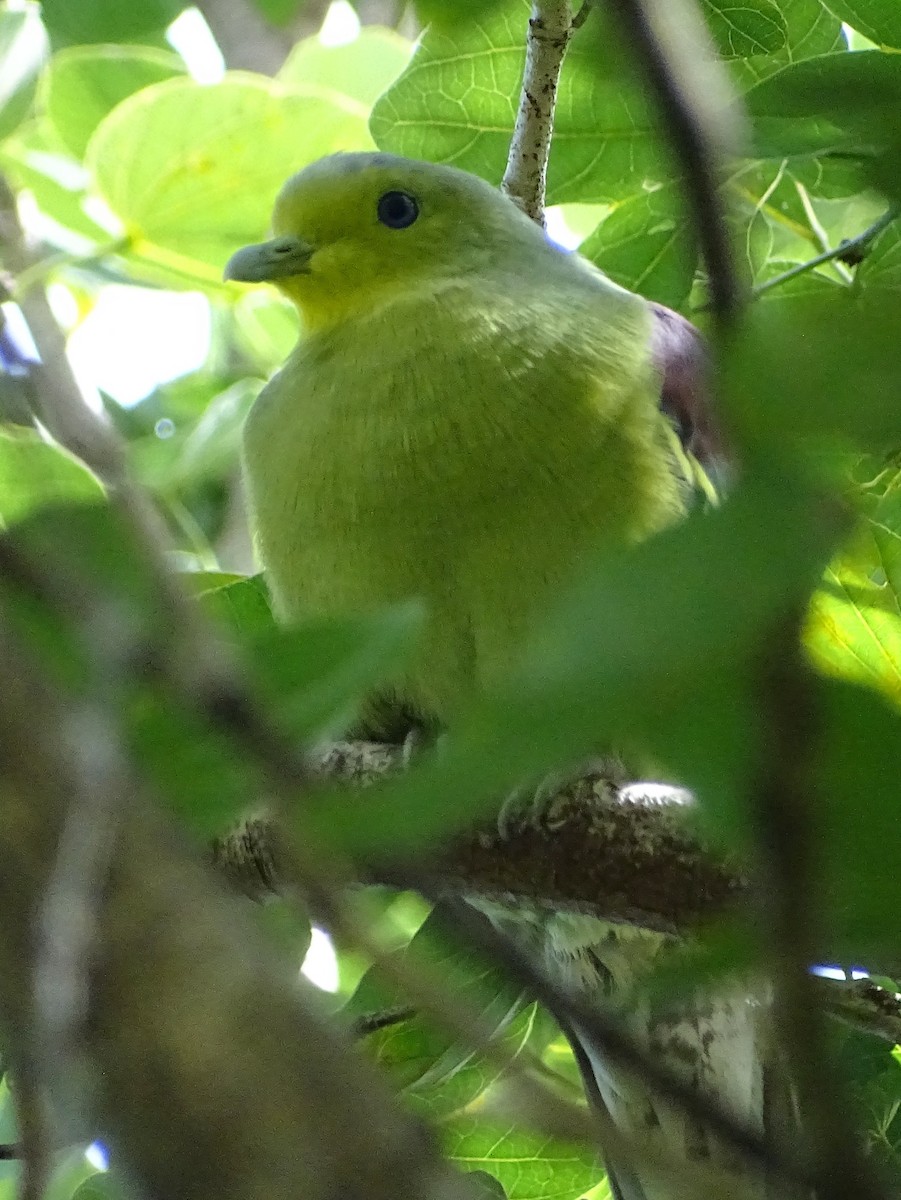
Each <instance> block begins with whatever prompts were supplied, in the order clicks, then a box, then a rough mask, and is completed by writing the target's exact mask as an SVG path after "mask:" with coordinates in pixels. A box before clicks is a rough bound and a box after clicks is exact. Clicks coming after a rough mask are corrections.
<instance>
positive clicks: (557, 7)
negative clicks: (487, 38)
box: [501, 0, 587, 227]
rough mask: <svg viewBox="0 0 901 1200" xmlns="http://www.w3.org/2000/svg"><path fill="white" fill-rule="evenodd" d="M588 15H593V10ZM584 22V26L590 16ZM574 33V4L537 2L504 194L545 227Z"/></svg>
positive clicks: (566, 0) (565, 0)
mask: <svg viewBox="0 0 901 1200" xmlns="http://www.w3.org/2000/svg"><path fill="white" fill-rule="evenodd" d="M582 12H583V13H585V15H587V6H585V7H583V9H582ZM581 19H582V20H583V21H584V19H585V18H584V16H583V17H582V18H581ZM572 30H573V18H572V9H571V7H570V0H535V3H533V5H532V15H531V17H530V18H529V34H528V39H527V42H526V65H525V70H524V72H523V79H522V89H521V91H520V96H519V109H518V111H517V114H516V124H515V126H514V129H513V138H512V140H511V142H510V151H509V154H508V156H507V169H506V170H505V171H504V178H503V181H502V182H501V191H502V192H503V193H504V194H505V195H507V196H509V197H510V199H511V200H513V201H514V203H515V204H517V205H518V206H519V207H520V208H521V209H522V211H523V212H524V213H525V214H526V216H529V217H531V218H532V220H533V221H537V223H538V224H539V225H541V226H542V227H544V197H545V190H546V185H547V164H548V156H549V155H550V150H551V137H552V135H553V132H554V109H555V107H556V104H557V84H558V82H559V79H560V68H561V67H562V66H563V59H564V57H565V55H566V48H567V46H568V45H569V39H570V36H571V34H572Z"/></svg>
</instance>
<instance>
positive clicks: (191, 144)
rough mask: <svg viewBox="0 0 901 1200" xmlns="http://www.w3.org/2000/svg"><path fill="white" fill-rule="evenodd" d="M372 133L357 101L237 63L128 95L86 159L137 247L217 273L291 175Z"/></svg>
mask: <svg viewBox="0 0 901 1200" xmlns="http://www.w3.org/2000/svg"><path fill="white" fill-rule="evenodd" d="M185 113H190V114H191V119H190V121H185ZM367 145H368V138H367V135H366V127H365V122H364V120H363V117H362V115H361V112H360V106H359V105H354V104H352V103H351V102H350V101H346V100H343V99H342V98H341V97H340V96H338V95H337V94H336V93H325V92H322V91H321V90H319V89H316V88H312V87H311V88H306V89H301V88H299V87H291V88H286V87H281V86H279V85H278V84H276V83H273V82H272V81H271V80H269V79H266V78H264V77H263V76H259V75H251V74H243V73H237V72H236V73H233V74H230V75H227V76H226V78H225V79H224V80H223V81H222V82H221V83H219V84H217V85H216V87H202V86H200V85H199V84H197V83H194V82H193V80H189V79H170V80H167V81H165V82H163V83H158V84H155V85H154V86H152V87H147V88H144V89H143V90H142V91H140V92H137V93H136V94H135V95H133V96H130V97H129V98H128V99H126V100H125V101H123V102H122V103H121V104H120V105H118V107H116V108H115V109H113V111H112V112H111V113H110V114H109V116H108V117H106V119H105V120H104V121H103V122H101V124H100V126H99V127H98V129H97V131H96V132H95V134H94V136H93V137H92V139H91V142H90V145H89V146H88V152H87V159H88V162H89V163H90V165H91V167H92V170H93V172H94V176H95V179H96V183H97V186H98V187H99V189H100V191H101V193H102V195H103V197H104V199H105V200H106V202H107V203H108V204H109V206H110V207H111V208H112V209H113V211H114V212H115V213H116V214H117V215H118V216H119V217H120V218H121V220H122V221H123V222H124V223H125V226H126V228H127V230H128V232H129V234H130V235H131V237H132V239H134V241H135V243H136V246H135V252H136V253H137V254H140V255H144V256H146V257H149V258H150V259H151V261H154V262H158V263H160V265H162V266H166V265H175V266H181V267H182V268H183V269H184V270H185V271H186V273H188V274H189V275H190V274H191V273H193V274H194V275H195V276H196V277H197V278H198V279H201V280H203V281H204V282H205V283H209V284H216V285H218V283H219V280H220V279H221V272H222V267H223V266H224V264H225V262H226V260H227V259H228V257H229V256H230V255H231V254H232V252H233V251H234V250H235V249H237V248H238V247H239V246H241V245H243V244H244V243H246V242H254V241H259V240H260V238H261V237H262V236H263V235H264V234H265V231H266V229H267V228H268V224H269V216H270V212H271V209H272V203H273V200H274V199H275V195H276V193H277V192H278V190H279V188H280V187H281V185H282V184H283V183H284V182H285V180H286V179H287V178H288V176H289V175H291V174H292V173H293V172H294V171H297V170H299V169H300V168H301V167H303V166H305V165H306V164H307V163H310V162H312V161H313V160H314V159H317V158H319V157H321V156H322V155H325V154H331V153H332V152H334V151H336V150H349V149H364V148H366V147H367Z"/></svg>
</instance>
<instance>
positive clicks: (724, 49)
mask: <svg viewBox="0 0 901 1200" xmlns="http://www.w3.org/2000/svg"><path fill="white" fill-rule="evenodd" d="M702 8H703V11H704V14H705V15H706V17H707V23H708V25H709V27H710V32H711V34H712V35H713V40H714V43H715V45H716V47H717V49H718V50H719V52H720V54H722V55H723V57H724V58H751V57H752V56H753V55H755V54H774V53H775V52H776V51H778V50H781V49H782V48H783V46H785V44H786V39H787V30H786V24H785V18H784V17H783V15H782V13H781V12H780V10H779V6H778V4H776V2H775V0H703V3H702Z"/></svg>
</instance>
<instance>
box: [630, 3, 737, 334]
mask: <svg viewBox="0 0 901 1200" xmlns="http://www.w3.org/2000/svg"><path fill="white" fill-rule="evenodd" d="M611 10H612V11H613V12H614V13H615V14H616V15H617V16H618V18H619V20H620V23H621V25H622V27H623V30H624V32H625V35H626V39H627V41H628V44H629V45H630V46H631V48H632V49H633V50H634V52H635V54H636V56H637V58H638V60H639V64H640V67H641V69H642V71H643V73H644V75H645V77H646V78H647V80H648V82H649V84H650V85H651V88H652V89H653V91H654V92H655V93H656V96H657V103H658V109H659V113H660V117H661V120H662V122H663V125H664V127H665V128H666V129H668V132H669V139H670V144H671V147H672V150H673V153H674V155H675V157H676V159H677V160H678V162H679V164H680V165H681V167H682V169H683V171H684V186H685V190H686V194H687V198H688V201H689V207H690V211H691V214H692V217H693V220H694V227H695V234H696V237H697V239H698V245H699V246H700V249H701V255H702V257H703V259H704V263H705V266H706V268H707V277H708V286H709V289H710V297H711V309H712V311H713V315H714V318H715V320H716V322H717V324H718V325H719V326H720V327H721V328H722V329H726V328H728V327H729V326H731V325H732V324H733V323H734V321H735V319H736V317H737V316H738V314H739V311H740V309H741V302H742V288H741V285H740V283H739V280H738V275H737V273H736V268H735V261H734V256H733V253H732V246H731V239H730V236H729V230H728V226H727V222H726V218H725V213H724V211H723V203H722V200H721V197H720V192H719V185H720V182H721V180H722V178H723V176H724V174H725V168H724V157H725V154H726V152H728V151H729V150H731V149H733V148H734V146H735V143H736V141H737V137H736V129H735V124H736V119H735V108H734V104H733V98H732V93H731V89H730V87H729V84H728V80H727V78H726V76H725V72H723V71H722V69H721V68H720V67H719V64H718V63H716V62H715V60H714V56H713V54H712V52H708V49H707V48H708V44H709V38H708V36H707V30H706V26H705V25H704V22H703V19H702V18H701V16H700V14H699V13H698V11H697V9H696V7H695V5H694V4H693V3H692V2H691V0H611Z"/></svg>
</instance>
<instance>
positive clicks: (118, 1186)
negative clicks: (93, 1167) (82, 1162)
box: [72, 1171, 134, 1200]
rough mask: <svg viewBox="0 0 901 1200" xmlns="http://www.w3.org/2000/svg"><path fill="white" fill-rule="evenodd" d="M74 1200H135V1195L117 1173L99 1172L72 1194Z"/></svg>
mask: <svg viewBox="0 0 901 1200" xmlns="http://www.w3.org/2000/svg"><path fill="white" fill-rule="evenodd" d="M72 1200H134V1194H133V1192H132V1190H131V1189H130V1188H128V1187H127V1186H126V1184H125V1181H124V1180H122V1179H120V1178H119V1176H118V1175H117V1174H116V1172H115V1171H97V1172H95V1173H94V1174H93V1175H91V1176H90V1177H89V1178H88V1179H86V1180H85V1181H84V1183H83V1184H82V1185H81V1186H80V1187H79V1188H78V1189H77V1190H76V1191H75V1192H73V1193H72Z"/></svg>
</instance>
